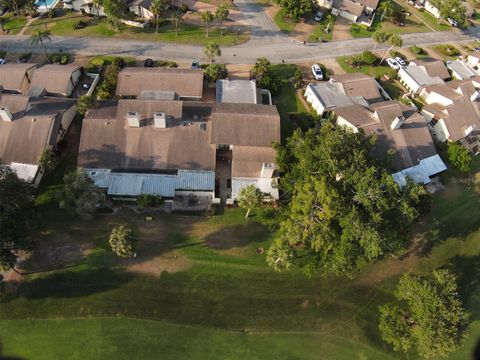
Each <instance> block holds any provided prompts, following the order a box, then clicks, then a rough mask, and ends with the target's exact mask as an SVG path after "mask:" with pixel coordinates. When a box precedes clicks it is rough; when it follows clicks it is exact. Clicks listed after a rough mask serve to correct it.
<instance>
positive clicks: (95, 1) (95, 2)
mask: <svg viewBox="0 0 480 360" xmlns="http://www.w3.org/2000/svg"><path fill="white" fill-rule="evenodd" d="M102 3H103V0H92V5H93V7H94V8H95V12H96V16H97V17H100V6H102Z"/></svg>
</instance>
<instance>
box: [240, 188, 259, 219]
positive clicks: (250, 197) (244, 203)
mask: <svg viewBox="0 0 480 360" xmlns="http://www.w3.org/2000/svg"><path fill="white" fill-rule="evenodd" d="M262 196H263V195H262V192H261V191H260V190H259V189H258V188H257V187H256V186H255V185H248V186H246V187H244V188H243V189H242V190H240V194H239V195H238V205H240V207H241V208H244V209H245V210H247V213H246V214H245V219H248V216H249V215H250V211H252V210H253V209H255V208H258V207H259V206H260V205H261V203H262Z"/></svg>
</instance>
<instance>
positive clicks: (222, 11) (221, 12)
mask: <svg viewBox="0 0 480 360" xmlns="http://www.w3.org/2000/svg"><path fill="white" fill-rule="evenodd" d="M228 14H230V11H229V10H228V9H227V7H226V6H225V4H221V5H220V6H219V7H218V8H217V11H215V17H216V18H217V19H218V20H220V36H222V35H223V22H224V21H225V20H227V18H228Z"/></svg>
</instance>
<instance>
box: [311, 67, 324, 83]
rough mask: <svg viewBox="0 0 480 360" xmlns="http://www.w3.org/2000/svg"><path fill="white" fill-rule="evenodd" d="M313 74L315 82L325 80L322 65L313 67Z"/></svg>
mask: <svg viewBox="0 0 480 360" xmlns="http://www.w3.org/2000/svg"><path fill="white" fill-rule="evenodd" d="M312 74H313V77H314V78H315V80H323V72H322V69H321V68H320V65H318V64H313V65H312Z"/></svg>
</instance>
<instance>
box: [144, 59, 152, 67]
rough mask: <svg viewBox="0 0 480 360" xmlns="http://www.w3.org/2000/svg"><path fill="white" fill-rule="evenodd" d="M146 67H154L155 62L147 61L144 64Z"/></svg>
mask: <svg viewBox="0 0 480 360" xmlns="http://www.w3.org/2000/svg"><path fill="white" fill-rule="evenodd" d="M143 66H144V67H153V60H152V59H145V61H144V62H143Z"/></svg>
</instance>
